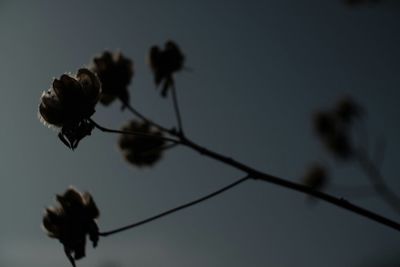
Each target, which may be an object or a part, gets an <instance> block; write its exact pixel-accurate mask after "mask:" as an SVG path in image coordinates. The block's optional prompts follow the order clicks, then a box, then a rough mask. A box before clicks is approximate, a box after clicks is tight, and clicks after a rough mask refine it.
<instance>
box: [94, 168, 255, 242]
mask: <svg viewBox="0 0 400 267" xmlns="http://www.w3.org/2000/svg"><path fill="white" fill-rule="evenodd" d="M247 180H249V176H247V175H246V176H245V177H243V178H241V179H239V180H237V181H236V182H233V183H231V184H229V185H227V186H224V187H222V188H220V189H218V190H217V191H214V192H212V193H211V194H208V195H205V196H203V197H201V198H198V199H196V200H193V201H191V202H188V203H186V204H183V205H180V206H178V207H175V208H173V209H170V210H167V211H164V212H162V213H160V214H157V215H154V216H151V217H149V218H147V219H144V220H141V221H139V222H135V223H132V224H129V225H127V226H124V227H120V228H117V229H115V230H111V231H107V232H101V233H99V235H100V236H109V235H112V234H116V233H119V232H122V231H126V230H129V229H132V228H134V227H138V226H140V225H143V224H146V223H149V222H151V221H154V220H157V219H160V218H162V217H165V216H167V215H170V214H172V213H175V212H177V211H180V210H183V209H186V208H189V207H191V206H194V205H197V204H199V203H201V202H203V201H206V200H208V199H210V198H213V197H215V196H218V195H220V194H222V193H224V192H226V191H228V190H229V189H232V188H234V187H235V186H238V185H239V184H241V183H243V182H244V181H247Z"/></svg>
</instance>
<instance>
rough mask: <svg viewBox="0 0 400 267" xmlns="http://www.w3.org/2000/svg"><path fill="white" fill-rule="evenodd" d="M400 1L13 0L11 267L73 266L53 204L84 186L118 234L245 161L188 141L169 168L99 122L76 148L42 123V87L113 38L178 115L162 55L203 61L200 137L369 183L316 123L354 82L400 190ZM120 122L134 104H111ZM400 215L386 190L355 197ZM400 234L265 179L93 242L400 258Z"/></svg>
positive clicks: (8, 9)
mask: <svg viewBox="0 0 400 267" xmlns="http://www.w3.org/2000/svg"><path fill="white" fill-rule="evenodd" d="M399 22H400V4H399V3H398V2H396V1H386V2H385V1H382V3H381V4H379V5H368V6H360V7H354V8H349V7H348V6H346V5H344V4H343V3H342V2H341V1H337V0H330V1H319V0H304V1H299V0H282V1H275V0H268V1H267V0H265V1H208V0H204V1H174V0H170V1H161V0H158V1H156V0H148V1H134V0H132V1H110V2H108V1H68V2H67V1H1V2H0V36H1V37H0V38H1V39H0V40H1V42H0V54H1V56H0V58H1V61H0V90H1V93H2V103H1V105H0V119H1V122H2V125H1V131H0V140H1V141H0V142H1V153H0V162H1V168H0V177H1V179H0V190H1V193H0V210H1V220H0V236H1V238H0V266H7V267H25V266H26V267H27V266H29V267H35V266H40V267H50V266H69V262H68V261H67V259H66V257H65V256H64V253H63V250H62V246H61V244H60V243H59V242H58V241H57V240H52V239H50V238H48V237H47V236H46V235H45V234H44V233H43V231H42V230H41V227H40V224H41V219H42V214H43V209H44V208H45V207H46V206H48V205H51V204H54V197H55V194H56V193H62V192H64V190H65V189H66V188H67V187H68V186H69V185H74V186H76V187H77V188H79V189H80V190H88V191H90V192H91V193H92V194H93V196H94V198H95V200H96V202H97V204H98V206H99V208H100V209H101V213H102V214H101V218H100V220H99V226H100V228H101V230H109V229H112V228H115V227H118V226H121V225H124V224H127V223H130V222H133V221H136V220H140V219H143V218H145V217H147V216H151V215H153V214H155V213H157V212H160V211H163V210H164V209H168V208H171V207H173V206H175V205H179V204H182V203H184V202H186V201H189V200H191V199H194V198H196V197H199V196H201V195H203V194H206V193H208V192H211V191H213V190H214V189H216V188H218V187H220V186H223V185H225V184H227V183H229V182H231V181H233V180H234V179H236V178H239V177H240V176H241V175H242V174H241V173H240V172H238V171H236V170H233V169H231V168H229V167H226V166H224V165H222V164H220V163H218V162H214V161H212V160H209V159H207V158H204V157H202V156H200V155H198V154H196V153H195V152H192V151H190V150H188V149H186V148H176V149H174V150H171V151H169V152H168V153H166V154H165V157H164V159H163V161H162V162H160V163H159V164H158V165H156V166H155V167H154V168H152V169H146V168H144V169H138V168H135V167H132V166H130V165H128V164H127V163H126V162H125V161H124V160H123V157H122V156H121V154H120V152H119V151H118V148H117V145H116V141H117V136H115V135H112V134H105V133H102V132H99V131H95V132H94V133H93V134H92V136H90V137H88V138H85V139H84V140H83V141H82V142H81V144H80V145H79V147H78V149H77V150H76V151H70V150H68V149H67V148H66V147H65V146H64V145H63V144H62V143H61V142H60V141H59V140H58V138H57V136H56V134H57V133H56V131H52V130H49V129H47V128H46V127H44V126H43V125H42V124H41V123H40V122H39V121H38V119H37V107H38V104H39V97H40V95H41V93H42V91H44V90H46V89H48V88H49V87H50V85H51V82H52V79H53V78H55V77H59V76H60V75H61V74H63V73H65V72H75V71H76V70H77V69H78V68H80V67H82V66H85V65H87V64H88V63H89V62H90V60H91V58H93V56H95V55H98V54H100V53H101V52H102V51H103V50H105V49H110V50H113V51H115V50H120V51H122V52H123V53H124V54H125V55H126V56H128V57H131V58H132V59H133V60H134V64H135V77H134V79H133V82H132V85H131V87H130V92H131V96H132V104H133V105H134V106H135V107H136V108H137V109H139V110H140V111H142V112H143V113H145V114H147V115H148V116H149V117H151V118H153V119H154V120H157V121H159V122H160V123H162V124H164V125H174V124H175V119H174V116H173V115H174V114H173V109H172V106H171V103H170V101H169V99H167V100H165V99H161V97H160V96H159V92H157V91H156V90H155V89H154V84H153V80H152V76H151V73H150V70H149V68H148V66H147V64H146V61H145V59H146V54H147V53H148V50H149V48H150V46H151V45H154V44H158V45H162V44H163V43H164V42H165V41H166V40H168V39H172V40H175V41H176V42H177V43H178V44H179V45H180V46H181V47H182V50H183V51H184V53H185V54H186V56H187V61H186V65H187V66H188V67H190V68H191V69H192V71H191V72H182V73H180V74H179V75H178V76H177V77H176V83H177V88H178V94H179V100H180V104H181V110H182V113H183V120H184V127H185V129H186V132H187V134H188V135H189V136H190V137H192V138H193V139H194V140H195V141H197V142H199V143H200V144H204V145H205V146H207V147H210V148H212V149H214V150H216V151H219V152H222V153H225V154H227V155H230V156H232V157H234V158H236V159H238V160H240V161H243V162H245V163H247V164H249V165H251V166H253V167H256V168H258V169H260V170H263V171H266V172H268V173H271V174H274V175H278V176H280V177H284V178H286V179H290V180H294V181H297V180H299V179H300V177H302V175H303V173H304V172H305V170H306V169H307V167H308V166H309V165H310V164H311V163H313V162H322V163H324V164H326V165H327V166H329V167H330V169H331V171H332V172H331V176H332V177H334V180H333V181H332V183H334V184H339V185H364V184H368V183H367V180H366V179H365V176H364V174H363V173H362V172H361V171H360V170H359V169H358V168H357V165H354V164H344V163H340V162H337V161H335V160H332V158H331V157H330V156H329V155H328V154H327V153H326V151H325V149H324V148H323V147H322V146H321V145H320V143H319V142H318V140H317V138H316V136H315V134H314V133H313V130H312V125H311V116H312V114H313V112H314V111H316V110H318V109H321V108H329V107H332V106H333V105H334V103H335V102H336V100H337V99H338V98H340V97H341V96H343V95H351V96H352V97H354V99H356V100H357V101H358V102H359V103H360V104H362V105H363V106H364V107H365V108H366V110H367V117H366V122H367V125H368V130H369V133H370V136H371V141H374V140H376V139H377V138H383V137H384V139H385V140H386V144H387V146H386V151H385V161H384V163H383V165H382V172H383V173H384V175H385V177H386V179H387V182H388V184H389V185H390V186H391V187H392V188H393V189H394V190H397V191H398V192H400V181H399V180H398V161H399V151H400V142H399V139H398V137H399V136H400V128H399V127H398V122H399V116H400V108H399V97H400V93H399V84H400V75H399V74H398V73H399V69H400V52H399V45H400V35H399V26H400V23H399ZM93 118H94V119H95V120H96V121H97V122H98V123H100V124H102V125H103V126H107V127H110V128H119V127H120V126H121V125H122V124H124V123H125V122H126V121H127V120H128V119H130V118H131V115H130V114H129V113H128V112H121V111H120V105H119V104H115V105H112V106H111V107H109V108H105V107H102V106H98V107H97V112H96V114H95V115H94V117H93ZM343 196H344V197H346V198H348V199H350V200H352V201H354V202H355V203H357V204H360V205H363V206H365V207H368V208H370V209H372V210H374V211H377V212H380V213H382V214H384V215H386V216H388V217H390V218H393V219H395V220H400V216H399V215H398V214H395V213H394V212H392V210H390V209H389V208H388V207H387V206H386V205H385V204H384V203H382V201H381V200H380V199H379V198H376V197H374V196H370V197H362V198H361V197H359V196H352V195H351V194H350V195H343ZM399 245H400V234H399V233H398V232H396V231H394V230H391V229H389V228H386V227H383V226H381V225H379V224H376V223H374V222H371V221H368V220H366V219H364V218H361V217H359V216H357V215H354V214H351V213H349V212H347V211H344V210H341V209H338V208H336V207H333V206H331V205H328V204H325V203H321V202H317V203H314V204H312V205H310V202H309V201H307V198H306V197H305V196H304V195H301V194H299V193H296V192H291V191H288V190H286V189H282V188H278V187H276V186H274V185H269V184H266V183H262V182H256V181H249V182H247V183H245V184H243V185H241V186H240V187H238V188H236V189H234V190H232V191H230V192H228V193H226V194H224V195H223V196H221V197H218V198H216V199H213V200H210V201H208V202H206V203H203V204H201V205H198V206H196V207H194V208H191V209H189V210H185V211H182V212H180V213H178V214H174V215H172V216H170V217H168V218H165V219H162V220H159V221H156V222H153V223H150V224H147V225H145V226H142V227H139V228H136V229H133V230H131V231H128V232H124V233H122V234H118V235H114V236H110V237H107V238H102V239H101V240H100V244H99V247H98V248H96V249H95V250H93V249H91V248H90V247H88V249H87V257H86V258H85V259H83V260H81V261H79V262H78V266H82V267H84V266H85V267H106V266H107V267H111V266H112V267H130V266H146V267H152V266H163V267H168V266H174V267H180V266H182V267H183V266H185V267H187V266H190V267H204V266H208V267H213V266H230V267H242V266H278V267H280V266H283V267H284V266H307V267H317V266H318V267H319V266H326V267H336V266H400V257H399V256H398V255H399V254H398V253H399V252H400V249H399V247H400V246H399Z"/></svg>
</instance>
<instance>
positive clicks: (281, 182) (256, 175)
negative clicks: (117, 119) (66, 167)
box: [90, 119, 400, 231]
mask: <svg viewBox="0 0 400 267" xmlns="http://www.w3.org/2000/svg"><path fill="white" fill-rule="evenodd" d="M90 121H91V122H92V123H93V125H94V126H95V127H96V128H98V129H100V130H101V131H103V132H110V133H119V134H133V135H135V134H136V135H143V134H141V133H134V132H125V131H118V130H112V129H107V128H105V127H102V126H100V125H98V124H97V123H95V122H94V121H93V120H91V119H90ZM175 135H176V136H177V137H178V138H179V140H176V139H172V138H163V139H164V140H167V141H171V142H174V143H177V144H181V145H184V146H186V147H189V148H191V149H193V150H195V151H197V152H198V153H200V154H202V155H204V156H207V157H210V158H213V159H215V160H217V161H219V162H222V163H224V164H226V165H229V166H231V167H233V168H236V169H238V170H241V171H243V172H245V173H246V174H247V175H248V177H251V178H253V179H255V180H260V181H264V182H269V183H272V184H275V185H278V186H281V187H285V188H288V189H291V190H294V191H297V192H301V193H303V194H306V195H309V196H313V197H315V198H318V199H320V200H323V201H325V202H328V203H331V204H333V205H335V206H338V207H341V208H343V209H346V210H348V211H351V212H354V213H356V214H358V215H360V216H363V217H365V218H368V219H370V220H372V221H375V222H378V223H380V224H383V225H386V226H388V227H390V228H393V229H395V230H398V231H400V224H399V223H397V222H395V221H393V220H390V219H388V218H386V217H384V216H381V215H379V214H377V213H374V212H372V211H370V210H367V209H364V208H362V207H360V206H357V205H354V204H352V203H350V202H349V201H347V200H345V199H343V198H338V197H335V196H332V195H329V194H327V193H323V192H320V191H316V190H313V189H312V188H310V187H307V186H305V185H302V184H299V183H295V182H291V181H288V180H285V179H282V178H279V177H276V176H273V175H270V174H267V173H263V172H261V171H258V170H256V169H253V168H252V167H250V166H248V165H245V164H243V163H241V162H238V161H236V160H234V159H232V158H230V157H227V156H224V155H222V154H219V153H216V152H214V151H211V150H209V149H207V148H205V147H202V146H200V145H198V144H196V143H194V142H193V141H191V140H189V139H188V138H187V137H186V136H184V135H178V134H175ZM146 136H148V135H146ZM150 136H152V135H150ZM153 137H155V136H153ZM158 138H159V137H158Z"/></svg>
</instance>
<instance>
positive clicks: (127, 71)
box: [91, 51, 134, 107]
mask: <svg viewBox="0 0 400 267" xmlns="http://www.w3.org/2000/svg"><path fill="white" fill-rule="evenodd" d="M91 70H92V71H93V72H95V73H96V74H97V76H98V77H99V79H100V81H101V87H102V92H101V95H100V102H101V103H102V104H103V105H109V104H111V103H112V102H113V101H114V100H115V99H116V98H119V99H120V100H121V101H122V103H126V104H127V103H128V102H129V92H128V85H129V84H130V82H131V80H132V77H133V73H134V71H133V63H132V61H131V60H130V59H128V58H126V57H124V56H123V55H122V54H121V53H111V52H109V51H105V52H103V54H102V55H101V56H99V57H95V58H94V59H93V64H92V68H91ZM124 106H125V105H124V104H123V105H122V107H124Z"/></svg>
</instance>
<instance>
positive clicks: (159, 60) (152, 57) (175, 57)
mask: <svg viewBox="0 0 400 267" xmlns="http://www.w3.org/2000/svg"><path fill="white" fill-rule="evenodd" d="M184 61H185V56H184V55H183V54H182V52H181V50H180V49H179V47H178V45H177V44H175V43H174V42H173V41H168V42H166V44H165V47H164V50H161V49H160V48H159V47H158V46H153V47H151V49H150V54H149V63H150V67H151V69H152V71H153V74H154V81H155V83H156V86H159V85H160V84H161V83H162V84H163V85H162V91H161V95H162V96H163V97H166V96H167V93H168V90H169V88H170V87H171V86H172V85H173V83H174V80H173V73H174V72H177V71H180V70H181V69H182V68H183V64H184Z"/></svg>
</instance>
